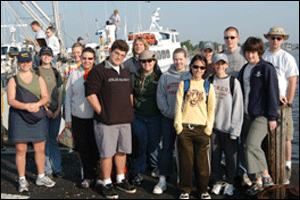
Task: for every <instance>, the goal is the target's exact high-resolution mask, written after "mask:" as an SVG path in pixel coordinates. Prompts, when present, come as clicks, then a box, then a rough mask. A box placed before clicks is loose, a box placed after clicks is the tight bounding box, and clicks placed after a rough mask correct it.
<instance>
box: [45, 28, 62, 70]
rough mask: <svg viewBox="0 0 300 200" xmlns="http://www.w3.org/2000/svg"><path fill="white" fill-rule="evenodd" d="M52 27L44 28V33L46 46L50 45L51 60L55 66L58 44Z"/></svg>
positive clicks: (58, 50) (58, 51)
mask: <svg viewBox="0 0 300 200" xmlns="http://www.w3.org/2000/svg"><path fill="white" fill-rule="evenodd" d="M53 31H54V28H53V27H52V26H50V27H48V28H47V29H46V34H47V36H48V37H47V39H46V42H47V46H48V47H50V48H51V49H52V51H53V60H52V63H53V65H54V66H55V64H56V62H57V59H58V54H59V53H60V44H59V40H58V38H57V37H56V36H55V35H54V34H53Z"/></svg>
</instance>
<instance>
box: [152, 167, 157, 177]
mask: <svg viewBox="0 0 300 200" xmlns="http://www.w3.org/2000/svg"><path fill="white" fill-rule="evenodd" d="M151 176H152V177H153V178H159V169H158V168H156V169H154V170H153V171H152V172H151Z"/></svg>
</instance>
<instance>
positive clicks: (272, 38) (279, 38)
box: [271, 36, 283, 41]
mask: <svg viewBox="0 0 300 200" xmlns="http://www.w3.org/2000/svg"><path fill="white" fill-rule="evenodd" d="M275 39H276V40H278V41H280V40H282V39H283V37H274V36H273V37H271V40H275Z"/></svg>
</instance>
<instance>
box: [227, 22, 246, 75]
mask: <svg viewBox="0 0 300 200" xmlns="http://www.w3.org/2000/svg"><path fill="white" fill-rule="evenodd" d="M224 41H225V43H226V46H227V49H226V50H224V52H223V53H224V54H226V55H227V57H228V65H229V66H228V68H227V70H226V73H227V74H229V75H231V76H234V77H236V78H237V77H238V75H239V71H240V70H241V68H242V67H243V65H244V64H246V63H247V61H246V59H245V57H244V54H243V51H242V48H241V47H239V46H238V42H239V41H240V37H239V31H238V30H237V28H235V27H233V26H230V27H228V28H227V29H226V30H225V31H224Z"/></svg>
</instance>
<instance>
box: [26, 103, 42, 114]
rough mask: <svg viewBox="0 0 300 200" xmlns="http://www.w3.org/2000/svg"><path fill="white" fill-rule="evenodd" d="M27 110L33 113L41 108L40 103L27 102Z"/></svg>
mask: <svg viewBox="0 0 300 200" xmlns="http://www.w3.org/2000/svg"><path fill="white" fill-rule="evenodd" d="M25 108H26V110H27V111H28V112H31V113H36V112H38V111H39V110H40V105H39V104H38V103H27V104H26V107H25Z"/></svg>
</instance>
